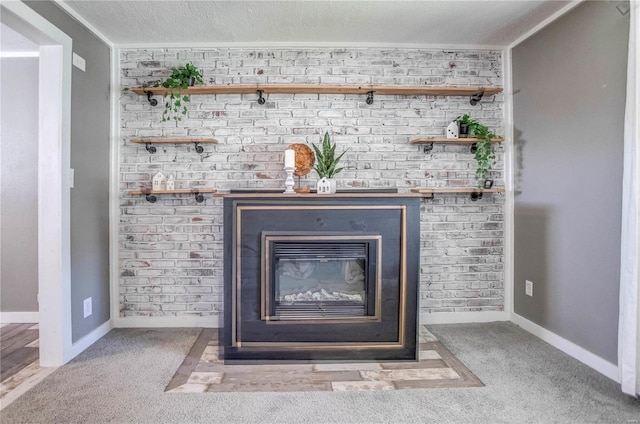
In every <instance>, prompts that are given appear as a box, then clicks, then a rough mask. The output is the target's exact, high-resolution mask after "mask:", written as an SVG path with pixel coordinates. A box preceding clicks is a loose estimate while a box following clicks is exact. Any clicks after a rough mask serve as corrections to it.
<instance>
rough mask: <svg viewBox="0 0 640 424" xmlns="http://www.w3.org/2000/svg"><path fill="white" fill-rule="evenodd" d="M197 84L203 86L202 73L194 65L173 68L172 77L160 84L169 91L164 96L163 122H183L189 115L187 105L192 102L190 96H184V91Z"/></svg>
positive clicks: (188, 64)
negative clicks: (183, 117) (183, 118)
mask: <svg viewBox="0 0 640 424" xmlns="http://www.w3.org/2000/svg"><path fill="white" fill-rule="evenodd" d="M196 82H198V83H200V84H202V73H201V72H200V71H199V70H198V68H196V67H195V66H194V65H193V64H191V63H187V64H186V65H184V66H181V67H179V68H171V76H169V78H167V79H166V80H165V81H164V82H162V83H160V86H162V87H164V88H168V89H169V90H168V91H165V93H164V96H163V101H164V107H165V109H164V112H163V113H162V122H166V121H169V120H171V119H173V120H175V121H181V120H182V116H184V115H186V114H187V106H186V103H188V102H190V101H191V98H190V97H189V96H183V95H182V90H184V89H186V88H188V87H189V86H190V85H193V84H194V83H196ZM167 96H168V97H169V98H168V99H167Z"/></svg>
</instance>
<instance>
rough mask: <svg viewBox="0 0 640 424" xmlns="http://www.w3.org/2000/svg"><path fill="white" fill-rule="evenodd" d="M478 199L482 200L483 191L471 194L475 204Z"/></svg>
mask: <svg viewBox="0 0 640 424" xmlns="http://www.w3.org/2000/svg"><path fill="white" fill-rule="evenodd" d="M478 199H482V191H474V192H473V193H471V201H472V202H475V201H476V200H478Z"/></svg>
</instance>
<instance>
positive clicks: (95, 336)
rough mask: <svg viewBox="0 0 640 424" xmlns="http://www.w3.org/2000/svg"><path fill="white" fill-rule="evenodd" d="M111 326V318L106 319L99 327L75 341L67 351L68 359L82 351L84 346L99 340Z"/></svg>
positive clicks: (86, 346)
mask: <svg viewBox="0 0 640 424" xmlns="http://www.w3.org/2000/svg"><path fill="white" fill-rule="evenodd" d="M112 328H113V325H112V324H111V320H108V321H106V322H105V323H104V324H102V325H101V326H100V327H98V328H96V329H95V330H93V331H92V332H90V333H89V334H87V335H86V336H84V337H82V338H81V339H80V340H78V341H77V342H75V343H74V344H73V346H71V350H70V351H69V355H70V358H69V360H71V359H73V358H75V357H76V356H78V355H79V354H81V353H82V352H84V350H85V349H86V348H88V347H89V346H91V345H92V344H94V343H95V342H97V341H98V340H100V339H101V338H102V337H103V336H104V335H105V334H107V333H108V332H109V331H111V329H112Z"/></svg>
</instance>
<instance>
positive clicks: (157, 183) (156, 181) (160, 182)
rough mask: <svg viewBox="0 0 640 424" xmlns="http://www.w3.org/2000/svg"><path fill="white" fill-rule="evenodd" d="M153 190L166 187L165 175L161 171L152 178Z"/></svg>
mask: <svg viewBox="0 0 640 424" xmlns="http://www.w3.org/2000/svg"><path fill="white" fill-rule="evenodd" d="M152 189H153V190H166V189H167V177H165V176H164V174H163V173H162V172H158V173H157V174H156V175H155V176H154V177H153V180H152Z"/></svg>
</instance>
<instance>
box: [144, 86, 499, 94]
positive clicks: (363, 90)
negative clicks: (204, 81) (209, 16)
mask: <svg viewBox="0 0 640 424" xmlns="http://www.w3.org/2000/svg"><path fill="white" fill-rule="evenodd" d="M131 91H132V92H134V93H136V94H140V95H144V94H147V93H152V95H163V94H164V93H166V92H169V90H168V89H167V88H164V87H134V88H131ZM258 91H261V92H262V93H264V94H281V93H287V94H369V93H371V92H373V94H376V95H400V96H420V95H422V96H473V95H474V94H478V93H484V94H487V95H493V94H497V93H500V92H501V91H502V88H499V87H466V86H451V87H448V86H426V85H425V86H385V85H316V84H266V85H262V84H244V85H242V84H239V85H213V86H194V87H189V88H187V89H183V90H181V92H182V93H183V94H248V93H256V92H258Z"/></svg>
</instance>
